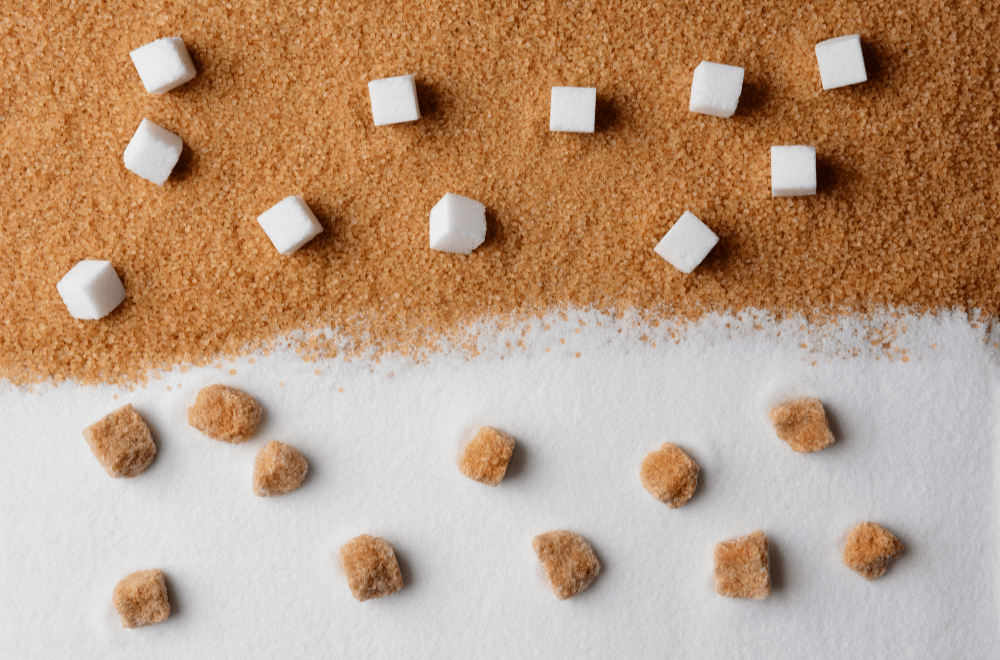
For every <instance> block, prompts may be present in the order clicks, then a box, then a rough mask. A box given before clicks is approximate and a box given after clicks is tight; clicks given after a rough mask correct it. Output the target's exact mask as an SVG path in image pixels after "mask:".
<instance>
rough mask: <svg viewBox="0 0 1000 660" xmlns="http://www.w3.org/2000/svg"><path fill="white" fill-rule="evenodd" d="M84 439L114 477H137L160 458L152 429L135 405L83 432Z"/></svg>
mask: <svg viewBox="0 0 1000 660" xmlns="http://www.w3.org/2000/svg"><path fill="white" fill-rule="evenodd" d="M83 437H84V438H86V440H87V444H88V445H90V450H91V451H93V452H94V456H96V457H97V460H98V461H100V463H101V465H102V466H104V469H105V470H107V472H108V474H110V475H111V476H112V477H116V478H117V477H134V476H136V475H137V474H140V473H142V472H143V471H144V470H145V469H146V468H147V467H149V464H150V463H152V462H153V457H154V456H156V443H154V442H153V436H152V434H151V433H150V432H149V427H148V426H146V422H144V421H143V420H142V417H140V416H139V413H137V412H136V411H135V409H134V408H132V404H131V403H126V404H125V405H124V406H122V407H121V408H119V409H118V410H116V411H114V412H113V413H110V414H109V415H107V416H105V417H104V418H103V419H101V420H100V421H98V422H94V423H93V424H91V425H90V426H88V427H87V428H85V429H83Z"/></svg>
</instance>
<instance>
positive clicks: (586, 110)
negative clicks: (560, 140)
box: [549, 87, 597, 133]
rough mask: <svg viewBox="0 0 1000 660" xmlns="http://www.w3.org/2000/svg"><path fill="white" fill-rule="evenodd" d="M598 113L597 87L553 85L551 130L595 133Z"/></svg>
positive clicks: (550, 117) (550, 116)
mask: <svg viewBox="0 0 1000 660" xmlns="http://www.w3.org/2000/svg"><path fill="white" fill-rule="evenodd" d="M596 114H597V88H596V87H553V88H552V105H551V107H550V110H549V130H550V131H559V132H561V133H593V132H594V117H595V116H596Z"/></svg>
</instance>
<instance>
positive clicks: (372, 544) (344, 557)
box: [340, 534, 403, 601]
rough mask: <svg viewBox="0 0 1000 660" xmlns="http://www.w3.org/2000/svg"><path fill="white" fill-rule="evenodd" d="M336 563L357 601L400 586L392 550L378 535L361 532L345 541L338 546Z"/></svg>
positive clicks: (397, 589)
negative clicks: (338, 563)
mask: <svg viewBox="0 0 1000 660" xmlns="http://www.w3.org/2000/svg"><path fill="white" fill-rule="evenodd" d="M340 565H341V566H343V567H344V573H345V574H346V575H347V584H348V585H349V586H350V587H351V593H352V594H354V597H355V598H356V599H357V600H359V601H363V600H368V599H370V598H381V597H382V596H388V595H389V594H394V593H396V592H397V591H399V590H400V589H402V588H403V574H402V573H400V571H399V563H398V562H397V561H396V553H394V552H393V551H392V546H391V545H389V544H388V543H386V542H385V541H383V540H382V539H380V538H376V537H374V536H371V535H369V534H362V535H361V536H358V537H356V538H353V539H351V540H350V541H348V542H347V543H345V544H344V545H343V547H341V548H340Z"/></svg>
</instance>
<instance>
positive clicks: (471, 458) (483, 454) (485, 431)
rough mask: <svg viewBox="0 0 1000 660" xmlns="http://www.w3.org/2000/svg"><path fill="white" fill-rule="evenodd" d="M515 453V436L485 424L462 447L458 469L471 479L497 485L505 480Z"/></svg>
mask: <svg viewBox="0 0 1000 660" xmlns="http://www.w3.org/2000/svg"><path fill="white" fill-rule="evenodd" d="M513 453H514V438H512V437H511V436H509V435H507V434H506V433H503V432H501V431H498V430H496V429H494V428H490V427H488V426H484V427H482V428H481V429H479V431H478V432H477V433H476V435H475V436H474V437H473V438H472V440H470V441H469V442H468V444H466V445H465V447H463V448H462V454H461V456H459V458H458V469H459V470H461V472H462V474H464V475H465V476H467V477H468V478H470V479H474V480H475V481H478V482H481V483H484V484H487V485H489V486H496V485H498V484H499V483H500V482H501V481H503V477H504V474H506V473H507V464H508V463H509V462H510V457H511V454H513Z"/></svg>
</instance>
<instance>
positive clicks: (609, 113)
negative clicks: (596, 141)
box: [594, 94, 623, 133]
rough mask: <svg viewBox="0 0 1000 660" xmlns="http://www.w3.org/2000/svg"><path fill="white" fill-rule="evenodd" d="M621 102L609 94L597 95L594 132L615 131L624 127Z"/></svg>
mask: <svg viewBox="0 0 1000 660" xmlns="http://www.w3.org/2000/svg"><path fill="white" fill-rule="evenodd" d="M619 106H620V104H619V103H618V102H617V101H615V99H614V97H613V96H610V95H608V94H598V95H597V105H596V108H595V109H594V132H595V133H606V132H615V131H618V130H620V129H621V128H622V127H623V117H622V113H621V110H620V108H619Z"/></svg>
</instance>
